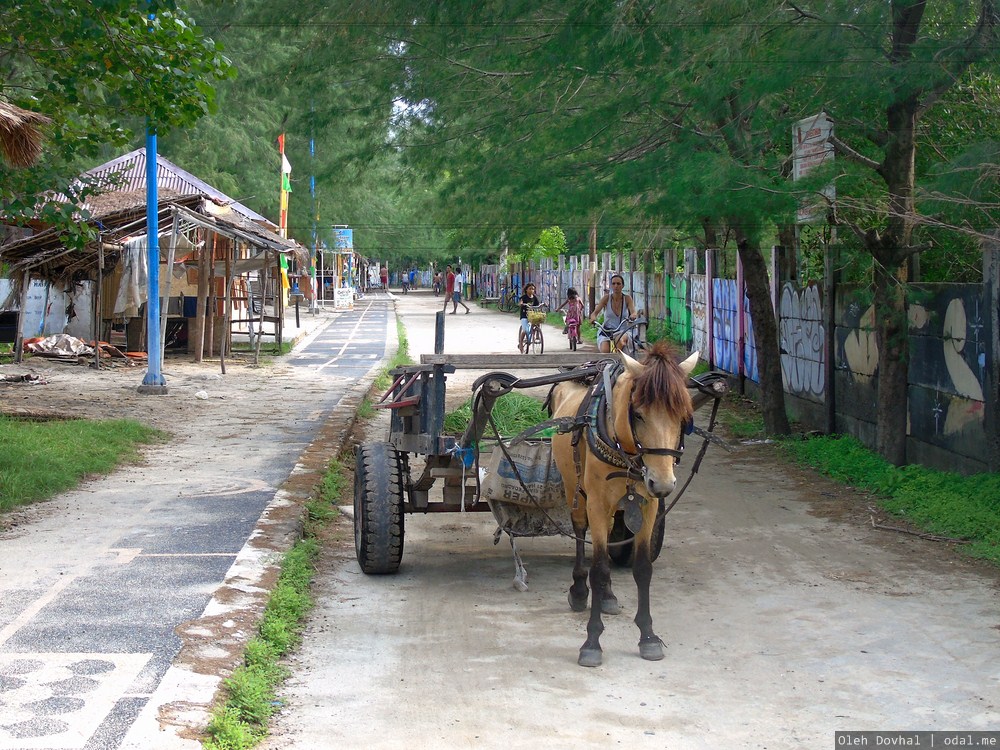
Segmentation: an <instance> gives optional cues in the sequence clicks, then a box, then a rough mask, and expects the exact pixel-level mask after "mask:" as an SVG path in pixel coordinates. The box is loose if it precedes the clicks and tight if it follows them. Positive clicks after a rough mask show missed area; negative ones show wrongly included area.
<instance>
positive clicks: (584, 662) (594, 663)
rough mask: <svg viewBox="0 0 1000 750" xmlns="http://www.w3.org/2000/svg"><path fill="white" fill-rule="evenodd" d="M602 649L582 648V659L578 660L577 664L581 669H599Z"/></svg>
mask: <svg viewBox="0 0 1000 750" xmlns="http://www.w3.org/2000/svg"><path fill="white" fill-rule="evenodd" d="M601 655H602V652H601V649H599V648H581V649H580V658H579V659H577V660H576V663H577V664H579V665H580V666H581V667H599V666H601Z"/></svg>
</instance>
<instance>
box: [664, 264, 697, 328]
mask: <svg viewBox="0 0 1000 750" xmlns="http://www.w3.org/2000/svg"><path fill="white" fill-rule="evenodd" d="M668 278H669V279H670V284H669V285H668V286H667V294H668V298H667V321H666V322H667V335H668V336H669V337H670V338H671V339H673V340H674V341H681V342H683V343H685V344H686V343H687V342H689V341H690V340H691V313H690V311H689V310H688V305H687V279H686V278H685V277H684V276H679V275H677V276H669V277H668Z"/></svg>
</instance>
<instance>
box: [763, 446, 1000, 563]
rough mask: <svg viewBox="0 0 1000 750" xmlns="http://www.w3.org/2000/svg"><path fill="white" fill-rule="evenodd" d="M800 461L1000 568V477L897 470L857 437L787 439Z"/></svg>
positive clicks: (909, 468)
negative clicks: (951, 540) (855, 488)
mask: <svg viewBox="0 0 1000 750" xmlns="http://www.w3.org/2000/svg"><path fill="white" fill-rule="evenodd" d="M781 446H782V448H783V449H784V451H785V452H786V453H787V454H788V455H789V456H791V457H793V458H794V459H795V460H796V461H798V462H799V463H802V464H804V465H806V466H810V467H812V468H814V469H816V470H817V471H819V472H820V473H822V474H825V475H827V476H829V477H832V478H833V479H835V480H837V481H839V482H843V483H845V484H849V485H851V486H853V487H858V488H860V489H863V490H867V491H869V492H871V493H873V494H874V496H875V498H876V501H877V502H878V504H879V506H880V507H881V508H882V509H884V510H885V511H886V512H888V513H891V514H893V515H895V516H899V517H901V518H904V519H906V520H907V521H909V522H911V523H913V524H915V525H916V526H918V527H920V528H921V529H923V530H924V531H926V532H929V533H931V534H935V535H939V536H944V537H948V538H952V539H960V540H962V541H963V542H965V544H964V545H963V547H962V549H963V550H964V551H965V552H967V553H968V554H969V555H971V556H973V557H977V558H981V559H984V560H989V561H990V562H992V563H994V564H998V565H1000V473H989V474H975V475H973V476H961V475H959V474H954V473H951V472H943V471H935V470H933V469H928V468H926V467H924V466H919V465H910V466H902V467H899V466H893V465H892V464H890V463H889V462H887V461H885V460H884V459H882V458H881V457H880V456H878V455H877V454H875V453H873V452H872V451H870V450H869V449H868V448H866V447H865V446H864V445H862V444H861V442H860V441H858V440H856V439H855V438H853V437H841V436H837V435H824V436H819V437H812V438H809V439H806V440H785V441H782V443H781Z"/></svg>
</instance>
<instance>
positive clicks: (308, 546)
mask: <svg viewBox="0 0 1000 750" xmlns="http://www.w3.org/2000/svg"><path fill="white" fill-rule="evenodd" d="M345 482H346V479H345V477H344V469H343V466H342V465H341V464H340V462H339V461H338V460H334V461H331V462H330V464H329V466H328V468H327V471H326V473H325V474H324V476H323V479H322V481H321V482H320V484H319V485H318V487H317V490H316V496H315V497H314V498H312V499H310V500H309V501H308V502H307V503H306V525H305V538H303V539H302V541H300V542H298V543H297V544H296V545H295V546H294V547H292V549H291V550H289V551H288V552H287V553H286V554H285V556H284V558H283V560H282V563H281V574H280V575H279V577H278V583H277V585H276V586H275V588H274V591H273V592H272V593H271V597H270V599H269V600H268V603H267V606H266V607H265V609H264V614H263V617H262V618H261V621H260V625H259V626H258V628H257V635H256V636H255V637H254V638H253V639H252V640H251V641H250V642H249V643H248V644H247V647H246V650H245V651H244V654H243V664H242V665H241V666H239V667H238V668H237V669H236V670H234V671H233V674H232V675H231V676H230V677H229V678H228V679H227V680H226V681H225V682H224V683H223V684H224V686H225V690H226V700H225V702H223V703H222V704H220V705H219V706H218V707H217V708H216V709H215V711H214V712H213V714H212V719H211V721H210V722H209V725H208V727H207V729H206V730H205V733H206V737H205V740H204V742H203V745H204V747H205V748H206V750H248V749H249V748H252V747H254V746H255V745H257V744H258V743H259V742H260V741H261V740H262V739H263V738H264V737H266V736H267V732H268V724H269V722H270V719H271V715H272V714H273V713H274V711H275V710H276V709H277V708H278V707H279V706H280V701H279V700H278V699H277V693H276V690H277V688H278V686H279V685H280V684H281V683H282V681H283V680H284V679H285V678H286V677H287V676H288V671H287V670H286V669H285V668H284V667H283V666H282V665H281V659H282V657H283V656H285V655H286V654H288V653H289V652H290V651H291V650H292V649H294V648H295V647H296V646H297V645H298V644H299V641H300V638H301V632H302V623H303V620H304V619H305V616H306V614H307V613H308V612H309V610H310V609H311V608H312V606H313V600H312V597H311V596H310V594H309V588H310V585H311V583H312V579H313V575H314V574H315V571H316V566H315V560H316V557H317V555H318V554H319V547H320V545H319V542H318V541H317V536H318V535H319V534H320V532H321V531H322V529H323V528H324V527H325V526H326V525H328V524H329V523H331V522H332V521H333V520H334V519H335V518H336V517H337V515H338V511H337V509H336V504H337V503H339V502H340V497H341V492H342V491H343V488H344V486H345Z"/></svg>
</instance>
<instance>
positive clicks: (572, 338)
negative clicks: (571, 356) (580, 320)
mask: <svg viewBox="0 0 1000 750" xmlns="http://www.w3.org/2000/svg"><path fill="white" fill-rule="evenodd" d="M569 350H570V351H571V352H575V351H576V336H574V335H573V333H572V332H570V334H569Z"/></svg>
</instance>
